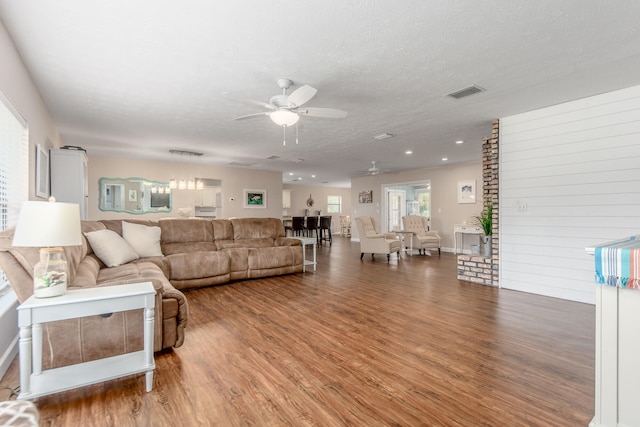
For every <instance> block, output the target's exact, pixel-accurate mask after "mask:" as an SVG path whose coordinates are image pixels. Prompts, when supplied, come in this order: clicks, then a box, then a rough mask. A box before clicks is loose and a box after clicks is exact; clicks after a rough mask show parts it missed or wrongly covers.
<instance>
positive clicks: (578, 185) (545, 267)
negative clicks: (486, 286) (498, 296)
mask: <svg viewBox="0 0 640 427" xmlns="http://www.w3.org/2000/svg"><path fill="white" fill-rule="evenodd" d="M631 234H640V86H635V87H631V88H628V89H623V90H619V91H615V92H610V93H606V94H603V95H597V96H593V97H589V98H585V99H581V100H578V101H572V102H568V103H564V104H560V105H556V106H553V107H548V108H544V109H540V110H536V111H532V112H528V113H524V114H519V115H515V116H511V117H506V118H502V119H500V261H501V270H500V283H501V286H503V287H505V288H509V289H516V290H521V291H525V292H532V293H536V294H541V295H548V296H553V297H558V298H563V299H569V300H574V301H580V302H587V303H592V304H593V303H595V291H594V284H593V275H594V274H593V268H594V266H593V263H594V261H593V257H592V256H588V255H586V254H585V251H584V248H585V247H586V246H589V245H593V244H596V243H599V242H603V241H607V240H613V239H616V238H620V237H624V236H628V235H631Z"/></svg>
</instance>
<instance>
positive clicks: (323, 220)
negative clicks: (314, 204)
mask: <svg viewBox="0 0 640 427" xmlns="http://www.w3.org/2000/svg"><path fill="white" fill-rule="evenodd" d="M325 234H326V236H325ZM323 241H328V242H329V246H331V244H332V243H333V238H332V237H331V216H330V215H327V216H321V217H320V244H321V245H322V242H323Z"/></svg>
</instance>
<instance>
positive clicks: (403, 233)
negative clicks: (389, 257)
mask: <svg viewBox="0 0 640 427" xmlns="http://www.w3.org/2000/svg"><path fill="white" fill-rule="evenodd" d="M393 232H394V233H396V235H397V236H398V237H400V241H402V247H403V249H401V250H402V252H404V253H405V254H406V253H407V252H409V255H410V256H413V232H412V231H402V230H395V231H393ZM407 237H409V246H408V247H407V246H406V239H407Z"/></svg>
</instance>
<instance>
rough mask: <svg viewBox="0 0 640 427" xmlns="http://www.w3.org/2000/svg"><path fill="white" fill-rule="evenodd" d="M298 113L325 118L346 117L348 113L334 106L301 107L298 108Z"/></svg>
mask: <svg viewBox="0 0 640 427" xmlns="http://www.w3.org/2000/svg"><path fill="white" fill-rule="evenodd" d="M298 114H301V115H303V116H310V117H323V118H325V119H344V118H345V117H347V114H348V113H347V112H346V111H342V110H336V109H334V108H301V109H298Z"/></svg>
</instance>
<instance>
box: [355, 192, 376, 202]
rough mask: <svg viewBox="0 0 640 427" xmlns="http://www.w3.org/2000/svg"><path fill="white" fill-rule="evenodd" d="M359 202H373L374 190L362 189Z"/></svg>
mask: <svg viewBox="0 0 640 427" xmlns="http://www.w3.org/2000/svg"><path fill="white" fill-rule="evenodd" d="M358 202H360V203H373V190H369V191H361V192H360V193H359V194H358Z"/></svg>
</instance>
